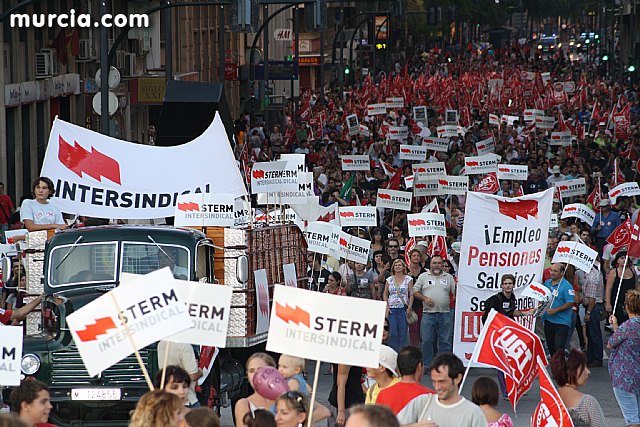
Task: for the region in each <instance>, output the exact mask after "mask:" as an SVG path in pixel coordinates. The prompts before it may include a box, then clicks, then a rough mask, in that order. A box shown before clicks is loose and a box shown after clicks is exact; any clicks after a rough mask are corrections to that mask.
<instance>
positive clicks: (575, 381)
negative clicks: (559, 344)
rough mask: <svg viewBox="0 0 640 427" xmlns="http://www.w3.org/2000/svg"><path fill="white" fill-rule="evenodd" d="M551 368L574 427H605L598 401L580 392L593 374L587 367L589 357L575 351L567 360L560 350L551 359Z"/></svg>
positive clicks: (562, 350) (572, 351) (563, 352)
mask: <svg viewBox="0 0 640 427" xmlns="http://www.w3.org/2000/svg"><path fill="white" fill-rule="evenodd" d="M549 366H550V367H551V374H552V375H553V379H554V380H555V381H556V383H557V384H558V394H559V395H560V398H561V399H562V402H563V403H564V406H566V407H567V411H568V412H569V415H570V416H571V420H572V421H573V425H574V427H605V426H606V425H607V423H606V421H605V418H604V414H603V412H602V408H601V407H600V404H599V403H598V400H597V399H596V398H595V397H593V396H591V395H590V394H585V393H583V392H581V391H580V390H578V388H580V387H582V386H583V385H585V384H586V382H587V379H588V378H589V374H590V373H591V371H589V368H588V367H587V356H585V355H584V353H583V352H581V351H580V350H577V349H573V350H571V352H570V353H569V357H567V358H565V351H564V349H560V350H558V351H557V352H556V353H555V354H554V355H553V357H552V358H551V363H549Z"/></svg>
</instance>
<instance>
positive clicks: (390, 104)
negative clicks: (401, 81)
mask: <svg viewBox="0 0 640 427" xmlns="http://www.w3.org/2000/svg"><path fill="white" fill-rule="evenodd" d="M385 105H386V107H387V108H388V109H390V110H392V109H394V108H404V98H401V97H395V98H387V99H385Z"/></svg>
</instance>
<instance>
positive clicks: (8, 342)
mask: <svg viewBox="0 0 640 427" xmlns="http://www.w3.org/2000/svg"><path fill="white" fill-rule="evenodd" d="M0 314H4V309H3V308H0ZM0 331H2V332H1V333H0V335H2V346H0V348H2V352H0V368H1V369H0V384H2V385H5V386H13V385H15V386H18V385H20V380H21V378H20V377H21V376H22V371H21V370H20V361H21V360H22V342H23V335H24V329H23V328H22V326H4V325H3V324H2V323H0Z"/></svg>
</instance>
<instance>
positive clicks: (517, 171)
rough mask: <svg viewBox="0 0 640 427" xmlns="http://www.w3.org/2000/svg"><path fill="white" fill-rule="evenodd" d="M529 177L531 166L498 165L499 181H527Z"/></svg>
mask: <svg viewBox="0 0 640 427" xmlns="http://www.w3.org/2000/svg"><path fill="white" fill-rule="evenodd" d="M528 177H529V166H527V165H504V164H503V165H498V179H512V180H515V181H526V180H527V178H528Z"/></svg>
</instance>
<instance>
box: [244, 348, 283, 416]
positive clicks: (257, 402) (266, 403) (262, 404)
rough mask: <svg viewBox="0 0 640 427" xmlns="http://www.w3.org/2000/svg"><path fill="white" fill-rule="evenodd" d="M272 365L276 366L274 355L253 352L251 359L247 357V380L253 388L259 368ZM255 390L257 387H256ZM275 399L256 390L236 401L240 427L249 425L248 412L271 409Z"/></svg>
mask: <svg viewBox="0 0 640 427" xmlns="http://www.w3.org/2000/svg"><path fill="white" fill-rule="evenodd" d="M267 366H271V367H272V368H275V367H276V361H275V360H273V357H271V356H270V355H268V354H267V353H253V354H252V355H251V356H250V357H249V359H247V364H246V369H247V380H248V381H249V385H250V386H251V387H252V388H253V377H254V375H255V373H256V371H257V370H258V369H259V368H265V367H267ZM254 390H255V388H254ZM273 402H274V401H273V400H270V399H267V398H266V397H262V396H261V395H260V394H258V392H256V391H254V392H253V394H252V395H250V396H249V397H246V398H244V399H240V400H238V401H237V402H236V407H235V411H234V413H235V417H236V423H237V426H238V427H248V426H247V425H246V424H245V423H244V417H245V414H247V413H252V414H253V413H254V412H255V411H256V409H269V408H271V406H273Z"/></svg>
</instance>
